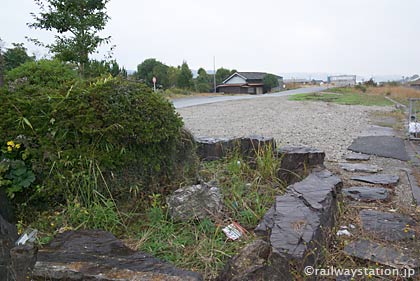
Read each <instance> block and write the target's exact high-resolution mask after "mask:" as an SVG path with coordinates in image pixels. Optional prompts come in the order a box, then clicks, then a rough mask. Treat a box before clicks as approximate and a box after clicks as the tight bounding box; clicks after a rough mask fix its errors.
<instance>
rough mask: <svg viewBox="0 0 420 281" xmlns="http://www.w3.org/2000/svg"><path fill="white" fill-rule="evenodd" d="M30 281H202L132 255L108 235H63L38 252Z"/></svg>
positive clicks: (149, 258)
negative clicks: (31, 280)
mask: <svg viewBox="0 0 420 281" xmlns="http://www.w3.org/2000/svg"><path fill="white" fill-rule="evenodd" d="M33 280H107V281H113V280H115V281H120V280H144V281H148V280H171V281H183V280H188V281H197V280H202V277H201V275H200V274H198V273H196V272H191V271H186V270H182V269H179V268H176V267H175V266H173V265H171V264H170V263H168V262H164V261H161V260H159V259H157V258H155V257H153V256H151V255H149V254H146V253H142V252H137V251H134V250H132V249H130V248H128V247H127V246H125V245H124V243H123V242H122V241H120V240H118V239H116V238H115V237H114V235H112V234H111V233H109V232H106V231H101V230H80V231H67V232H64V233H62V234H58V235H57V236H56V238H54V239H53V240H52V241H51V242H50V243H49V244H48V245H47V246H46V247H43V248H42V249H40V250H39V251H38V259H37V261H36V263H35V267H34V270H33Z"/></svg>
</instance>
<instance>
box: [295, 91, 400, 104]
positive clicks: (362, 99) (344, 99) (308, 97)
mask: <svg viewBox="0 0 420 281" xmlns="http://www.w3.org/2000/svg"><path fill="white" fill-rule="evenodd" d="M342 89H343V90H341V93H311V94H297V95H293V96H290V97H289V100H292V101H320V102H333V103H337V104H345V105H364V106H374V105H377V106H392V105H393V103H392V102H391V101H389V100H387V99H386V98H385V97H383V96H375V95H368V94H359V93H354V92H349V90H346V89H347V88H342Z"/></svg>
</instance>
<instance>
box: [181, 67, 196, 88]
mask: <svg viewBox="0 0 420 281" xmlns="http://www.w3.org/2000/svg"><path fill="white" fill-rule="evenodd" d="M192 78H193V74H192V72H191V69H190V68H189V67H188V64H187V62H186V61H184V62H183V63H182V65H181V71H180V73H179V76H178V81H177V86H178V87H180V88H183V89H189V88H192V86H193V85H194V83H193V79H192Z"/></svg>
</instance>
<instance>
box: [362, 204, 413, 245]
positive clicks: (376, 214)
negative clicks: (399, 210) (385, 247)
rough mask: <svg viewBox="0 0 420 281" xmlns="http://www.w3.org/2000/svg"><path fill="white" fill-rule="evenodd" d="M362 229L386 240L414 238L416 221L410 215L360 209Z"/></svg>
mask: <svg viewBox="0 0 420 281" xmlns="http://www.w3.org/2000/svg"><path fill="white" fill-rule="evenodd" d="M359 215H360V220H361V224H362V229H363V230H364V231H366V232H369V233H371V234H373V235H374V236H375V237H377V238H380V239H382V240H386V241H400V240H408V239H415V236H416V232H415V230H414V228H415V227H416V226H417V223H416V222H415V221H414V220H413V219H411V218H410V217H407V216H404V215H401V214H396V213H386V212H381V211H374V210H362V211H360V214H359Z"/></svg>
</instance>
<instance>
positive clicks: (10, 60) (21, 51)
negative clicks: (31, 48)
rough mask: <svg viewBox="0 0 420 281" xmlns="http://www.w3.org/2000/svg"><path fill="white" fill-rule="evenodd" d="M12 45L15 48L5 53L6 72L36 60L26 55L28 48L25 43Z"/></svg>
mask: <svg viewBox="0 0 420 281" xmlns="http://www.w3.org/2000/svg"><path fill="white" fill-rule="evenodd" d="M12 45H13V48H8V49H7V50H6V52H5V53H4V68H5V71H9V70H12V69H13V68H16V67H18V66H19V65H21V64H24V63H25V62H28V61H33V60H34V59H35V58H34V57H31V56H29V55H28V54H27V53H26V48H25V47H24V46H23V43H12Z"/></svg>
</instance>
